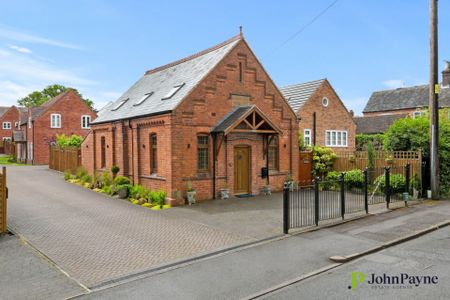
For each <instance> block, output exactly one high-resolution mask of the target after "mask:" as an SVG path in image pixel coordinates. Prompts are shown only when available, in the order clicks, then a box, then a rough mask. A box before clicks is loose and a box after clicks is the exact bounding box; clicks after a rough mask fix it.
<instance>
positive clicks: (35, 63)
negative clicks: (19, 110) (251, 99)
mask: <svg viewBox="0 0 450 300" xmlns="http://www.w3.org/2000/svg"><path fill="white" fill-rule="evenodd" d="M332 2H333V0H316V1H312V0H309V1H242V0H240V1H231V0H228V1H220V2H219V1H168V0H167V1H155V2H153V1H131V0H129V1H106V0H91V1H88V0H86V1H44V0H43V1H20V0H15V1H2V2H1V3H0V105H10V104H14V103H15V102H16V100H17V99H18V98H20V97H23V96H26V95H27V94H28V93H29V92H31V91H33V90H36V89H42V88H43V87H45V86H46V85H49V84H53V83H60V84H65V85H69V86H72V87H75V88H78V90H79V91H80V92H81V93H82V94H83V95H85V96H87V97H90V98H91V99H92V100H94V101H95V103H96V106H97V107H98V108H100V107H102V106H103V105H104V104H105V103H107V102H108V101H111V100H115V99H116V98H118V97H119V96H120V95H121V94H122V93H123V92H125V90H126V89H127V88H128V87H129V86H131V85H132V84H133V83H134V82H135V81H136V80H137V79H139V77H141V76H142V75H143V74H144V72H145V71H146V70H147V69H151V68H154V67H157V66H159V65H163V64H166V63H169V62H171V61H173V60H176V59H179V58H182V57H184V56H187V55H189V54H192V53H195V52H198V51H200V50H203V49H205V48H208V47H210V46H213V45H215V44H217V43H219V42H221V41H223V40H226V39H228V38H230V37H232V36H234V35H236V34H237V33H238V31H239V29H238V28H239V25H242V26H243V27H244V35H245V38H246V39H247V41H248V42H249V44H250V46H251V47H252V49H253V50H254V52H255V53H256V55H257V56H258V57H259V59H260V60H261V62H262V64H263V65H264V67H265V69H266V70H267V71H268V72H269V74H270V76H271V77H272V79H273V80H274V81H275V82H276V83H277V84H278V85H280V86H282V85H285V84H290V83H297V82H304V81H310V80H315V79H319V78H324V77H326V78H328V79H329V80H330V82H331V84H332V85H333V86H334V88H335V89H336V91H337V93H338V94H339V95H340V97H341V99H342V100H343V101H344V103H345V104H346V105H347V107H348V108H349V109H353V110H354V111H355V112H357V113H360V112H361V110H362V109H363V107H364V105H365V103H366V101H367V99H368V97H369V96H370V94H371V93H372V92H373V91H376V90H383V89H387V88H396V87H400V86H410V85H417V84H424V83H426V82H427V81H428V63H429V58H428V57H429V56H428V53H429V48H428V47H429V42H428V38H429V33H428V32H429V23H428V22H429V1H428V0H415V1H405V0H378V1H373V0H339V1H338V2H337V3H336V4H335V5H333V6H332V7H331V8H330V9H329V10H328V11H327V12H326V13H325V14H323V15H322V16H321V17H320V18H319V19H317V20H316V21H315V22H314V23H312V24H311V25H310V26H309V27H307V28H306V29H305V30H304V31H303V32H301V33H300V34H299V35H297V36H296V37H295V38H294V39H291V40H290V41H289V42H287V43H285V41H286V40H288V39H289V37H291V36H292V35H293V34H295V33H296V32H297V31H298V30H299V29H300V28H302V27H303V26H304V25H305V24H307V23H308V22H310V21H311V19H313V18H314V17H315V16H316V15H317V14H318V13H320V12H321V11H322V10H323V9H324V8H326V7H327V6H328V5H330V4H331V3H332ZM439 2H440V3H439V18H440V19H439V38H440V45H439V47H440V50H439V64H440V68H439V70H442V68H443V65H444V63H443V60H444V59H450V1H439Z"/></svg>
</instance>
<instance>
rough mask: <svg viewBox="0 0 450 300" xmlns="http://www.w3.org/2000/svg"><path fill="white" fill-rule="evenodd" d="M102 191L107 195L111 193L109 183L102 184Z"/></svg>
mask: <svg viewBox="0 0 450 300" xmlns="http://www.w3.org/2000/svg"><path fill="white" fill-rule="evenodd" d="M102 191H103V193H105V194H108V195H113V191H112V188H111V185H104V186H103V188H102Z"/></svg>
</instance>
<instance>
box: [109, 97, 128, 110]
mask: <svg viewBox="0 0 450 300" xmlns="http://www.w3.org/2000/svg"><path fill="white" fill-rule="evenodd" d="M128 99H129V98H127V99H124V100H122V101H120V102H119V103H118V104H117V105H116V106H114V107H113V108H112V109H111V110H118V109H119V108H120V107H121V106H122V105H124V104H125V103H126V102H127V101H128Z"/></svg>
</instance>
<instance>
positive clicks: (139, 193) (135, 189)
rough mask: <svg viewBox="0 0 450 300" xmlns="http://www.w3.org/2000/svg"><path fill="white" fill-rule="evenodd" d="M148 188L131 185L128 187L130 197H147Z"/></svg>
mask: <svg viewBox="0 0 450 300" xmlns="http://www.w3.org/2000/svg"><path fill="white" fill-rule="evenodd" d="M149 192H150V191H149V190H148V189H146V188H145V187H143V186H142V185H139V184H138V185H133V186H132V187H131V188H130V197H131V198H134V199H140V198H145V199H148V198H149Z"/></svg>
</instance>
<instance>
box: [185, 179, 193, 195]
mask: <svg viewBox="0 0 450 300" xmlns="http://www.w3.org/2000/svg"><path fill="white" fill-rule="evenodd" d="M186 188H187V191H188V192H193V191H195V190H194V187H193V186H192V181H188V182H187V183H186Z"/></svg>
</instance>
